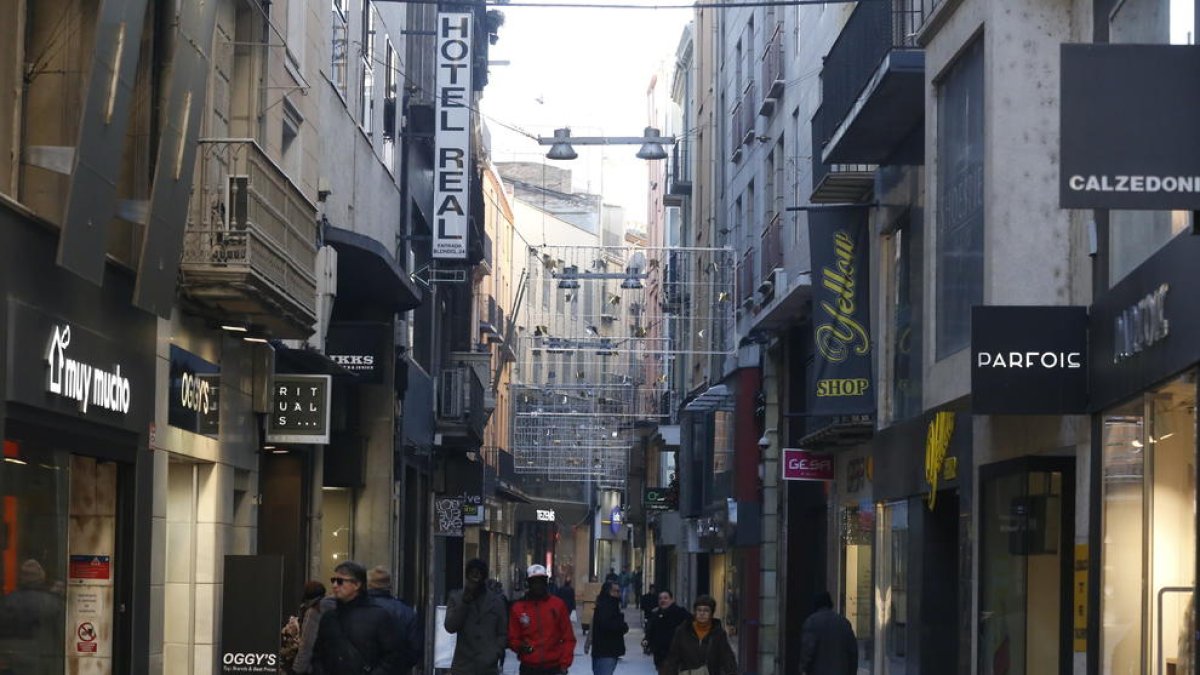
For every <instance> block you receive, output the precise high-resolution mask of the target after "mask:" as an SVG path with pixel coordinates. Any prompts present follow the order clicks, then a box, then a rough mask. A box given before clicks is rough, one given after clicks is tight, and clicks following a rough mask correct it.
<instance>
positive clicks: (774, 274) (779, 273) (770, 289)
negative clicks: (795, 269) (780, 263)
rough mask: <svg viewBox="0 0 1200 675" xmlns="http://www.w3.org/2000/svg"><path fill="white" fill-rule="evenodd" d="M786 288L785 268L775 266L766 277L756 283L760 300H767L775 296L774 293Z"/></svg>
mask: <svg viewBox="0 0 1200 675" xmlns="http://www.w3.org/2000/svg"><path fill="white" fill-rule="evenodd" d="M786 289H787V270H784V269H782V268H780V267H776V268H775V269H773V270H771V273H770V274H769V275H767V278H766V279H763V280H762V283H761V284H759V285H758V293H759V295H760V296H761V297H762V302H764V303H765V302H767V301H768V300H770V299H771V298H773V297H775V294H776V293H778V292H780V291H783V290H786Z"/></svg>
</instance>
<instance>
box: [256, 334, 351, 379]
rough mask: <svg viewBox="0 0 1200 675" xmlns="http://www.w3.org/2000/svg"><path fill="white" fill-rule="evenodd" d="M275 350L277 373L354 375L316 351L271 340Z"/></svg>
mask: <svg viewBox="0 0 1200 675" xmlns="http://www.w3.org/2000/svg"><path fill="white" fill-rule="evenodd" d="M271 347H272V348H273V349H274V350H275V372H277V373H295V374H301V375H348V376H353V375H354V373H352V372H350V371H349V370H346V369H345V368H343V367H341V366H339V365H338V364H336V363H334V362H333V360H331V359H330V358H329V357H328V356H326V355H324V354H322V353H321V352H319V351H317V350H315V349H296V348H294V347H289V346H288V345H287V343H285V342H284V341H283V340H271Z"/></svg>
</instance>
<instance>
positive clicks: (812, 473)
mask: <svg viewBox="0 0 1200 675" xmlns="http://www.w3.org/2000/svg"><path fill="white" fill-rule="evenodd" d="M783 479H784V480H833V458H832V457H827V456H824V455H815V454H813V453H811V452H808V451H807V450H799V449H796V448H784V449H783Z"/></svg>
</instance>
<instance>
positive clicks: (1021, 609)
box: [979, 458, 1074, 675]
mask: <svg viewBox="0 0 1200 675" xmlns="http://www.w3.org/2000/svg"><path fill="white" fill-rule="evenodd" d="M1073 487H1074V477H1073V460H1071V459H1069V458H1062V459H1058V458H1023V459H1020V460H1016V461H1013V462H1004V463H1001V464H994V465H990V466H986V467H983V468H982V469H981V471H980V519H981V522H980V544H979V545H980V552H979V555H980V572H979V579H980V587H979V672H980V673H981V674H983V675H1027V674H1029V675H1032V674H1041V673H1055V672H1069V671H1070V664H1071V662H1070V658H1069V655H1070V650H1069V647H1068V645H1069V644H1070V642H1069V640H1070V638H1071V632H1070V631H1071V625H1070V624H1071V615H1070V612H1069V611H1068V609H1067V608H1068V607H1069V591H1070V589H1071V583H1070V580H1069V578H1068V575H1069V574H1070V572H1071V568H1070V562H1071V560H1072V556H1071V555H1069V553H1070V549H1069V546H1070V543H1071V542H1070V538H1069V533H1070V532H1071V531H1072V529H1073V522H1074V515H1073V508H1072V507H1073V504H1074V490H1073Z"/></svg>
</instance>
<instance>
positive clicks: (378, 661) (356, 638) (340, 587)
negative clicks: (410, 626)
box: [313, 561, 404, 675]
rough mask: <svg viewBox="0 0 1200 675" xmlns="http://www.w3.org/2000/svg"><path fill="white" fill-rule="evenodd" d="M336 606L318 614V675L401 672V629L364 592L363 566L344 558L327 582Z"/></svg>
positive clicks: (315, 658)
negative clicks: (397, 636)
mask: <svg viewBox="0 0 1200 675" xmlns="http://www.w3.org/2000/svg"><path fill="white" fill-rule="evenodd" d="M329 583H330V584H331V588H332V589H333V597H334V598H335V599H336V600H337V604H336V605H335V606H334V608H333V609H331V610H329V611H327V612H325V613H324V614H322V615H321V625H320V627H319V628H317V641H316V644H315V645H314V647H313V661H314V662H315V663H317V664H319V665H320V670H318V671H317V672H319V673H321V674H322V675H365V674H370V675H400V673H401V672H402V668H403V662H404V654H403V650H401V649H400V648H399V646H398V644H397V640H396V635H397V634H399V633H400V630H401V627H400V625H399V624H398V623H397V621H396V619H395V617H393V616H392V614H391V612H389V611H388V610H387V609H385V608H383V607H381V606H379V605H377V604H375V603H374V602H372V601H371V598H370V597H369V596H368V595H367V569H366V568H365V567H363V566H362V565H360V564H358V563H356V562H352V561H346V562H344V563H342V564H340V565H338V566H337V567H335V568H334V570H333V578H331V579H330V580H329Z"/></svg>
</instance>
